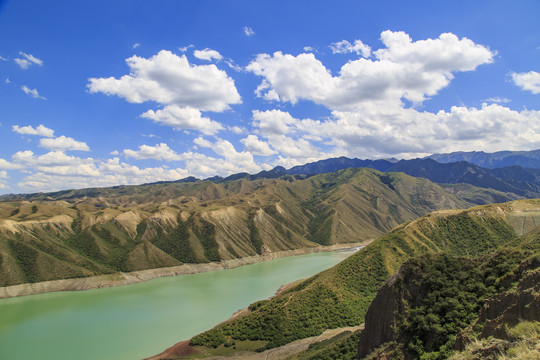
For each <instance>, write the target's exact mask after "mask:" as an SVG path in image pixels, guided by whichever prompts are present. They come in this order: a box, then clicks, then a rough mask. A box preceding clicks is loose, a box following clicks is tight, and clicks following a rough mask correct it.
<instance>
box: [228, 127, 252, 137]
mask: <svg viewBox="0 0 540 360" xmlns="http://www.w3.org/2000/svg"><path fill="white" fill-rule="evenodd" d="M227 129H228V130H229V131H230V132H232V133H233V134H236V135H240V134H243V133H244V130H242V128H241V127H240V126H229V127H228V128H227ZM246 131H247V130H246Z"/></svg>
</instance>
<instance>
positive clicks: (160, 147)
mask: <svg viewBox="0 0 540 360" xmlns="http://www.w3.org/2000/svg"><path fill="white" fill-rule="evenodd" d="M124 155H125V156H126V157H128V158H129V157H132V158H134V159H137V160H142V159H154V160H164V161H179V160H182V157H181V156H180V155H179V154H177V153H176V152H175V151H174V150H172V149H171V148H169V146H168V145H167V144H165V143H160V144H157V145H156V146H148V145H141V146H139V150H130V149H125V150H124Z"/></svg>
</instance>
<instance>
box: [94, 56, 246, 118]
mask: <svg viewBox="0 0 540 360" xmlns="http://www.w3.org/2000/svg"><path fill="white" fill-rule="evenodd" d="M126 62H127V64H128V66H129V68H130V73H129V75H124V76H122V77H121V78H119V79H116V78H113V77H109V78H91V79H89V83H88V90H89V91H90V93H97V92H102V93H104V94H107V95H117V96H119V97H122V98H125V99H126V100H127V101H128V102H132V103H142V102H145V101H155V102H158V103H161V104H165V105H176V106H177V107H179V108H194V109H199V110H202V111H224V110H227V109H229V105H230V104H239V103H241V99H240V95H239V94H238V91H237V90H236V87H235V85H234V81H233V80H232V79H231V78H230V77H229V76H227V73H226V72H225V71H223V70H220V69H218V68H217V67H216V66H215V65H214V64H210V65H191V64H190V63H189V61H188V60H187V58H186V56H185V55H181V56H178V55H175V54H173V53H172V52H170V51H166V50H161V51H160V52H159V53H158V54H157V55H154V56H152V57H151V58H149V59H146V58H142V57H138V56H132V57H130V58H128V59H127V60H126Z"/></svg>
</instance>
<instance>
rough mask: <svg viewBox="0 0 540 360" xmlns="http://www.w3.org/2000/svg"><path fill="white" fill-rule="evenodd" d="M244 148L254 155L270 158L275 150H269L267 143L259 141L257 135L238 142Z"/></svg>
mask: <svg viewBox="0 0 540 360" xmlns="http://www.w3.org/2000/svg"><path fill="white" fill-rule="evenodd" d="M240 142H241V143H242V144H244V146H245V147H246V150H247V151H249V152H251V153H252V154H255V155H261V156H270V155H274V154H275V153H276V151H275V150H273V149H271V148H270V145H268V143H267V142H265V141H261V140H259V138H258V137H257V135H248V136H247V137H246V138H244V139H242V140H240Z"/></svg>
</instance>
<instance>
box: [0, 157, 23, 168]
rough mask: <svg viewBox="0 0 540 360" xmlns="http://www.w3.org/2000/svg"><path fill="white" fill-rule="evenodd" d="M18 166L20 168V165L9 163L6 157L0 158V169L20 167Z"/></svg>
mask: <svg viewBox="0 0 540 360" xmlns="http://www.w3.org/2000/svg"><path fill="white" fill-rule="evenodd" d="M20 168H21V165H19V164H15V163H11V162H9V161H7V160H6V159H2V158H0V169H6V170H11V169H20Z"/></svg>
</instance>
